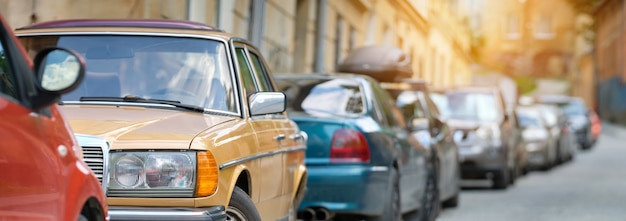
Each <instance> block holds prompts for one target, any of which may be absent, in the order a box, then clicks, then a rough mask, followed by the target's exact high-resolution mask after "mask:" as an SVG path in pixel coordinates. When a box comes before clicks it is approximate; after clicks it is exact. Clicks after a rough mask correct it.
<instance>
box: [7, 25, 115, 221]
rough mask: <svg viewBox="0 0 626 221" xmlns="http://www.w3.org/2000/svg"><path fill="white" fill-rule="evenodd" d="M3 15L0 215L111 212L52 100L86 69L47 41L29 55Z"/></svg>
mask: <svg viewBox="0 0 626 221" xmlns="http://www.w3.org/2000/svg"><path fill="white" fill-rule="evenodd" d="M11 30H12V28H10V27H9V26H8V25H7V24H6V23H5V22H4V19H3V18H2V17H1V16H0V140H2V145H0V168H2V176H0V220H72V221H73V220H79V221H86V220H91V221H104V220H108V219H109V216H108V207H107V204H106V198H105V196H104V191H102V187H101V186H100V183H99V182H98V179H97V178H96V176H95V175H94V173H93V172H92V171H91V170H90V169H89V167H87V165H86V164H85V162H83V161H82V155H83V152H82V151H81V148H80V146H78V143H77V141H76V139H75V138H74V135H73V133H72V128H71V127H70V126H69V125H68V123H67V122H66V121H65V120H66V119H65V118H64V116H63V114H62V113H61V111H60V110H59V108H58V105H56V102H57V101H58V100H59V97H60V96H61V95H62V94H66V93H69V92H71V91H72V90H74V89H76V88H77V87H78V86H79V85H80V83H81V81H82V79H83V77H84V75H85V64H84V61H83V59H82V57H81V56H79V55H78V54H76V53H75V52H72V51H70V50H67V49H63V48H58V47H50V48H47V49H45V50H43V51H41V52H39V53H37V54H36V55H35V59H34V68H33V62H32V61H31V59H30V58H29V57H28V55H27V54H26V52H25V50H24V49H23V48H22V45H21V44H20V43H19V42H18V41H17V39H16V38H15V36H14V35H13V32H12V31H11Z"/></svg>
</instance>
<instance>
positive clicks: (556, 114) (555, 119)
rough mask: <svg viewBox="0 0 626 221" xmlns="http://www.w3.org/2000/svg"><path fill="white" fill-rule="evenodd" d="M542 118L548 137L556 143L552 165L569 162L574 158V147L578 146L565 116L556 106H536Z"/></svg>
mask: <svg viewBox="0 0 626 221" xmlns="http://www.w3.org/2000/svg"><path fill="white" fill-rule="evenodd" d="M536 105H537V106H538V107H539V108H540V110H541V111H542V112H541V116H543V117H544V119H545V121H546V123H547V125H548V129H549V132H550V136H552V137H553V139H554V140H555V142H556V156H555V160H554V162H553V163H552V164H553V166H555V165H558V164H561V163H563V162H565V161H569V160H571V159H573V158H574V155H575V153H576V147H577V146H578V144H577V143H576V141H575V138H574V136H573V134H572V133H571V129H570V126H569V125H568V124H567V116H566V115H565V113H564V112H563V110H562V109H560V108H559V107H558V106H556V105H552V104H536Z"/></svg>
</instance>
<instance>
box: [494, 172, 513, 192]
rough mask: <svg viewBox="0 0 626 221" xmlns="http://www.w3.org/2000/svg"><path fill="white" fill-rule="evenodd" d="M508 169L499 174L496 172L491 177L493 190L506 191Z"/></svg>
mask: <svg viewBox="0 0 626 221" xmlns="http://www.w3.org/2000/svg"><path fill="white" fill-rule="evenodd" d="M509 176H510V174H509V169H506V168H505V169H503V170H501V171H499V172H497V173H496V174H495V175H494V176H493V188H494V189H501V190H503V189H506V188H507V186H508V185H509Z"/></svg>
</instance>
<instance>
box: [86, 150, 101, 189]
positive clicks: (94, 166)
mask: <svg viewBox="0 0 626 221" xmlns="http://www.w3.org/2000/svg"><path fill="white" fill-rule="evenodd" d="M82 149H83V160H84V161H85V163H87V166H89V168H90V169H91V170H92V171H93V173H95V174H96V177H98V181H100V183H102V177H103V174H104V154H103V153H102V147H99V146H82Z"/></svg>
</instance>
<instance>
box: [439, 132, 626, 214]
mask: <svg viewBox="0 0 626 221" xmlns="http://www.w3.org/2000/svg"><path fill="white" fill-rule="evenodd" d="M603 126H604V127H603V134H602V136H601V137H600V140H599V141H598V143H597V144H596V146H594V148H592V149H591V150H589V151H579V152H578V154H577V155H576V156H575V159H574V160H573V161H571V162H568V163H565V164H563V165H560V166H558V167H555V168H553V169H552V170H549V171H545V172H541V171H533V172H530V173H529V174H528V175H526V176H524V177H521V178H520V179H518V180H517V182H516V183H515V185H514V186H512V187H509V188H508V189H506V190H500V191H499V190H492V189H489V188H488V187H487V186H488V185H490V182H488V181H487V182H485V181H478V182H477V181H464V187H465V188H464V190H463V191H462V193H461V202H460V204H459V207H458V208H453V209H444V210H443V211H442V212H441V214H440V215H439V218H438V219H437V220H440V221H455V220H469V221H474V220H477V221H483V220H484V221H491V220H495V221H500V220H502V221H516V220H522V221H544V220H547V221H551V220H558V221H562V220H567V221H578V220H584V221H586V220H589V221H610V220H620V221H624V220H626V129H624V128H620V127H615V126H611V125H606V124H605V125H603Z"/></svg>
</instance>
